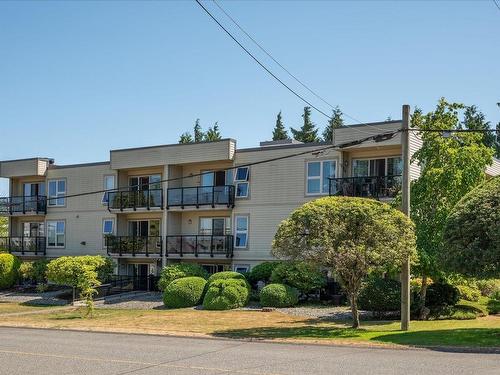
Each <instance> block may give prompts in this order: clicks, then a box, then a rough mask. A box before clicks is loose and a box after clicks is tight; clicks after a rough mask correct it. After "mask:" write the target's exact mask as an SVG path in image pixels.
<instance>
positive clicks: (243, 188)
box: [234, 167, 249, 198]
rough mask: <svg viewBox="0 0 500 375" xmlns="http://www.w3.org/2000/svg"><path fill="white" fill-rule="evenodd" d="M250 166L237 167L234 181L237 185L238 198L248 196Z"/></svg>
mask: <svg viewBox="0 0 500 375" xmlns="http://www.w3.org/2000/svg"><path fill="white" fill-rule="evenodd" d="M248 174H249V173H248V167H240V168H236V176H235V177H234V182H235V186H236V198H247V197H248V190H249V189H248Z"/></svg>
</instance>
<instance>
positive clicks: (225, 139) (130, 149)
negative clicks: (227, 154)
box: [109, 138, 236, 152]
mask: <svg viewBox="0 0 500 375" xmlns="http://www.w3.org/2000/svg"><path fill="white" fill-rule="evenodd" d="M227 141H233V142H234V143H236V140H235V139H233V138H223V139H219V140H217V141H202V142H191V143H170V144H165V145H155V146H143V147H131V148H118V149H114V150H110V151H109V152H117V151H132V150H144V149H148V148H159V147H176V146H187V145H199V144H206V143H219V142H227Z"/></svg>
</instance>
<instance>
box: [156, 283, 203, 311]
mask: <svg viewBox="0 0 500 375" xmlns="http://www.w3.org/2000/svg"><path fill="white" fill-rule="evenodd" d="M206 284H207V281H206V280H205V279H204V278H202V277H196V276H191V277H183V278H181V279H175V280H174V281H172V282H171V283H170V284H168V286H167V288H166V289H165V291H164V292H163V303H164V304H165V306H167V307H171V308H181V307H191V306H197V305H199V304H200V302H201V299H202V298H203V292H204V290H205V285H206Z"/></svg>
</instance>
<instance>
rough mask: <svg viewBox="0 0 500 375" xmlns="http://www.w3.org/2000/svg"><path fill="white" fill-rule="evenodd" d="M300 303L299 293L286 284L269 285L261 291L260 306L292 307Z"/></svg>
mask: <svg viewBox="0 0 500 375" xmlns="http://www.w3.org/2000/svg"><path fill="white" fill-rule="evenodd" d="M298 302H299V291H298V290H297V289H295V288H292V287H291V286H288V285H285V284H269V285H266V286H265V287H264V288H262V290H261V291H260V304H261V305H262V306H269V307H290V306H294V305H296V304H297V303H298Z"/></svg>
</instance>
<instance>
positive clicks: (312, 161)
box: [305, 159, 338, 196]
mask: <svg viewBox="0 0 500 375" xmlns="http://www.w3.org/2000/svg"><path fill="white" fill-rule="evenodd" d="M325 162H330V163H333V165H334V169H335V174H334V175H333V176H332V178H336V177H337V173H338V169H337V166H338V164H337V160H336V159H325V160H308V161H306V176H305V177H306V184H305V190H306V196H317V195H328V193H329V192H328V191H326V192H325V191H323V178H324V176H323V163H325ZM311 163H319V176H309V164H311ZM309 180H319V192H317V193H310V192H309V191H308V186H309V184H308V182H309Z"/></svg>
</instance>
